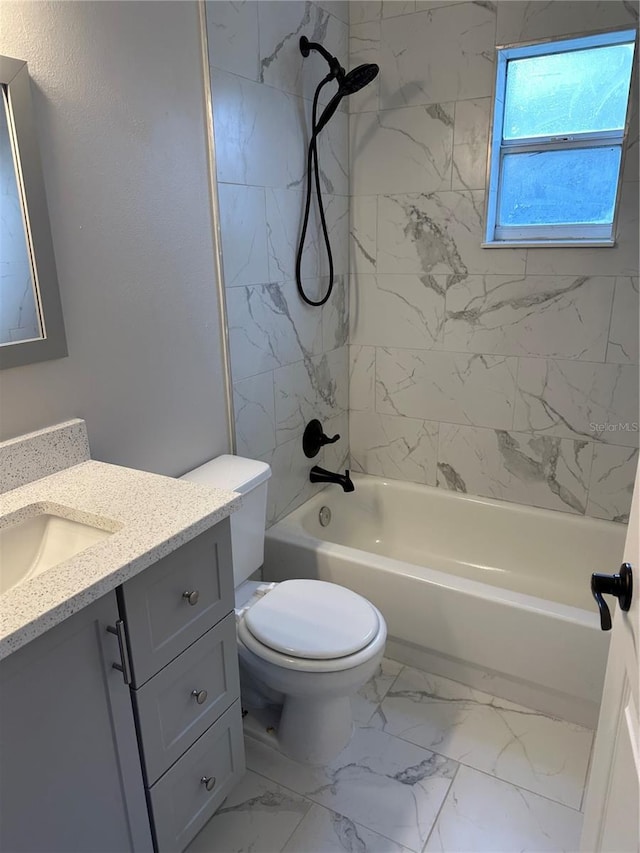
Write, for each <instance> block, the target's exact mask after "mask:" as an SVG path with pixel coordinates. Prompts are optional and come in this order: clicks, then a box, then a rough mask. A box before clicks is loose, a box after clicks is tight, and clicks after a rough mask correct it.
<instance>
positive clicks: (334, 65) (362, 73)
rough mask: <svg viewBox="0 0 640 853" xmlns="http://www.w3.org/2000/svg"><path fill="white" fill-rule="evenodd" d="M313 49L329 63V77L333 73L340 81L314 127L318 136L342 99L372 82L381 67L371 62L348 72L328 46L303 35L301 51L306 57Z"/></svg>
mask: <svg viewBox="0 0 640 853" xmlns="http://www.w3.org/2000/svg"><path fill="white" fill-rule="evenodd" d="M312 50H317V51H318V53H319V54H320V55H321V56H323V57H324V59H325V60H326V61H327V62H328V63H329V68H330V69H331V74H330V76H329V78H327V79H329V80H330V79H331V75H333V77H334V78H335V79H336V80H337V81H338V91H337V92H336V94H335V95H334V96H333V98H332V99H331V100H330V101H329V103H328V104H327V106H326V107H325V109H324V111H323V113H322V115H321V116H320V119H319V121H318V123H317V124H316V126H315V128H314V136H317V135H318V134H319V133H320V131H321V130H322V128H323V127H324V126H325V125H326V124H327V122H328V121H329V119H330V118H331V117H332V116H333V114H334V113H335V111H336V110H337V109H338V105H339V104H340V101H341V100H342V99H343V98H344V97H346V96H347V95H353V94H354V93H355V92H359V91H360V89H363V88H364V87H365V86H366V85H367V84H369V83H371V81H372V80H374V79H375V77H377V75H378V71H379V70H380V69H379V67H378V66H377V65H375V64H374V63H371V64H367V65H358V66H357V67H356V68H353V69H352V70H351V71H349V73H348V74H347V73H346V72H345V70H344V68H343V67H342V66H341V65H340V63H339V62H338V60H337V59H336V57H335V56H333V55H332V54H330V53H329V51H328V50H326V48H324V47H323V46H322V45H321V44H318V43H317V42H314V41H309V39H308V38H307V37H306V36H301V37H300V53H301V54H302V55H303V56H305V57H306V56H309V53H310V51H312Z"/></svg>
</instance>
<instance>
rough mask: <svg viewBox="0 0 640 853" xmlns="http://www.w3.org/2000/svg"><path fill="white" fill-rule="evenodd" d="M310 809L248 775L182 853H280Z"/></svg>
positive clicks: (301, 799) (254, 775)
mask: <svg viewBox="0 0 640 853" xmlns="http://www.w3.org/2000/svg"><path fill="white" fill-rule="evenodd" d="M310 807H311V803H310V802H308V801H307V800H305V799H303V798H302V797H299V796H297V795H296V794H293V793H292V792H291V791H286V790H285V789H284V788H281V787H280V786H279V785H276V784H275V783H274V782H270V781H269V780H268V779H264V778H263V777H262V776H258V775H257V774H256V773H251V771H249V772H248V773H247V774H246V775H245V777H244V778H243V779H242V781H241V782H240V784H239V785H237V786H236V787H235V788H234V789H233V791H232V792H231V794H230V795H229V797H228V798H227V799H226V801H225V802H224V804H223V805H222V806H221V808H220V809H219V810H218V811H217V813H216V814H215V815H214V817H213V818H211V820H210V821H209V822H208V823H207V824H205V826H204V828H203V829H202V830H201V831H200V832H199V833H198V835H196V837H195V838H194V839H193V841H192V842H191V844H190V845H189V846H188V847H187V849H186V851H185V853H245V851H247V852H248V851H254V853H279V851H280V850H282V849H283V847H284V845H285V844H286V843H287V840H288V838H289V836H290V835H291V833H292V832H293V831H294V829H295V828H296V826H297V825H298V824H299V823H300V821H301V820H302V819H303V818H304V816H305V815H306V814H307V812H308V811H309V808H310Z"/></svg>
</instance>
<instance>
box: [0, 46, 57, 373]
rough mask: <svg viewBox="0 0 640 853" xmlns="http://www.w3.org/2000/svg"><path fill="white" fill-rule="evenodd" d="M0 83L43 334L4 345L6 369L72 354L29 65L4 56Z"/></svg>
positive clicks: (0, 350)
mask: <svg viewBox="0 0 640 853" xmlns="http://www.w3.org/2000/svg"><path fill="white" fill-rule="evenodd" d="M0 84H2V86H3V88H4V89H5V91H6V96H7V105H8V113H9V116H10V133H11V129H13V134H14V139H13V142H14V145H15V149H16V155H17V160H18V163H19V172H20V174H19V175H17V176H16V177H17V180H18V185H19V188H20V190H21V193H22V202H23V204H22V209H23V215H24V217H25V220H26V222H25V228H26V232H27V243H28V248H29V250H30V253H31V270H32V274H33V277H34V284H35V291H36V294H37V301H38V305H37V307H38V310H39V312H40V322H41V326H42V335H43V336H42V337H41V338H37V339H35V340H28V341H16V342H15V343H11V344H9V343H8V344H3V345H0V368H6V367H18V366H20V365H23V364H33V363H34V362H38V361H45V360H47V359H52V358H63V357H64V356H66V355H67V354H68V353H67V339H66V335H65V330H64V320H63V317H62V305H61V302H60V290H59V288H58V275H57V273H56V261H55V255H54V252H53V241H52V239H51V227H50V224H49V213H48V208H47V197H46V195H45V189H44V179H43V177H42V164H41V161H40V150H39V147H38V137H37V134H36V125H35V118H34V112H33V103H32V100H31V86H30V82H29V70H28V68H27V63H26V62H23V61H22V60H20V59H12V58H10V57H8V56H0ZM3 108H4V107H3ZM11 124H12V125H13V128H11Z"/></svg>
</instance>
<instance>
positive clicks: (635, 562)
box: [580, 477, 640, 853]
mask: <svg viewBox="0 0 640 853" xmlns="http://www.w3.org/2000/svg"><path fill="white" fill-rule="evenodd" d="M639 479H640V478H639V477H636V484H635V490H634V494H633V501H632V504H631V515H630V519H629V529H628V531H627V541H626V544H625V551H624V560H625V562H627V563H630V564H631V567H632V571H633V586H634V589H633V595H632V598H631V608H630V610H629V611H628V612H627V613H625V612H623V611H622V610H621V609H620V608H619V607H618V608H616V613H615V616H614V619H613V630H612V636H611V645H610V647H609V660H608V663H607V674H606V677H605V682H604V691H603V696H602V706H601V708H600V719H599V721H598V731H597V734H596V740H595V745H594V750H593V759H592V764H591V775H590V778H589V785H588V788H587V796H586V800H585V810H584V812H585V813H584V826H583V830H582V840H581V844H580V849H581V850H582V851H584V853H598V852H599V851H603V853H637V851H638V849H639V843H640V830H639V822H640V717H639V713H640V702H639V694H640V690H639V684H638V682H639V681H640V672H639V660H640V657H639V654H638V643H639V641H640V489H639V483H638V480H639ZM612 571H614V572H617V568H616V567H612ZM614 601H615V600H614V599H611V598H610V599H609V602H610V603H611V605H612V606H613V602H614Z"/></svg>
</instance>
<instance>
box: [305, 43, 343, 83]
mask: <svg viewBox="0 0 640 853" xmlns="http://www.w3.org/2000/svg"><path fill="white" fill-rule="evenodd" d="M312 50H316V51H317V52H318V53H319V54H320V56H322V57H323V59H325V61H326V62H327V63H328V65H329V68H330V69H331V78H332V79H333V78H335V79H337V80H343V79H344V77H345V75H346V71H345V70H344V68H343V67H342V65H340V63H339V62H338V60H337V59H336V57H335V56H332V54H330V53H329V51H328V50H327V49H326V48H325V47H323V45H321V44H319V43H318V42H316V41H309V39H308V38H307V37H306V36H300V53H301V54H302V55H303V56H304V57H305V58H306V57H307V56H309V53H310V52H311V51H312Z"/></svg>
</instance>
